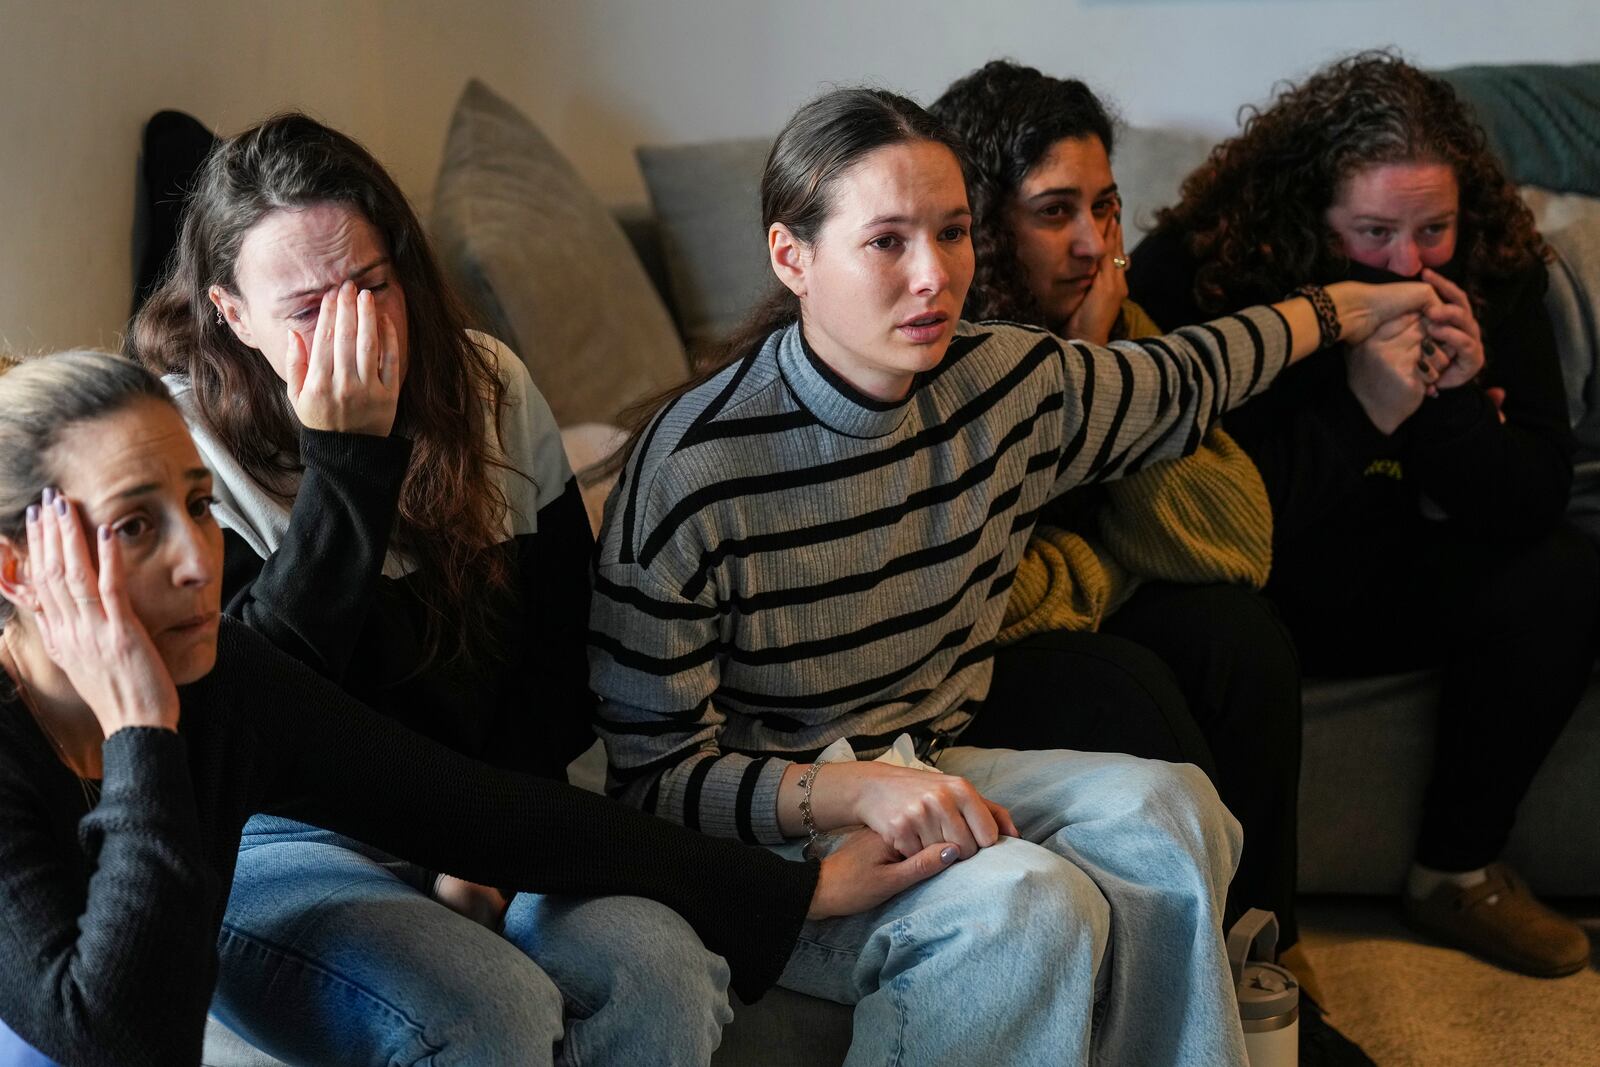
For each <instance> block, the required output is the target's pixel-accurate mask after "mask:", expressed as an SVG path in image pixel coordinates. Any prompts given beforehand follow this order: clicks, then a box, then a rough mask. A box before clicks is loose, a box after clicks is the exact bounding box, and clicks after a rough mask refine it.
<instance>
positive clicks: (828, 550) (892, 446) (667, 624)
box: [590, 90, 1448, 1065]
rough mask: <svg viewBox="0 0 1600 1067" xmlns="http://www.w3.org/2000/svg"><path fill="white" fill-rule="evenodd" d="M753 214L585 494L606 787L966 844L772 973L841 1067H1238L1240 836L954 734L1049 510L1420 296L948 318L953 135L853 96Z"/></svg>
mask: <svg viewBox="0 0 1600 1067" xmlns="http://www.w3.org/2000/svg"><path fill="white" fill-rule="evenodd" d="M762 209H763V217H764V221H765V223H766V225H767V227H768V230H767V241H768V250H769V259H770V262H771V265H772V267H773V270H774V272H775V273H776V274H777V276H778V278H779V280H780V281H781V282H782V283H783V285H782V288H781V289H779V290H778V291H777V293H776V294H775V295H774V297H773V298H772V299H771V300H769V301H768V302H767V303H766V304H765V305H764V306H763V307H762V308H761V309H759V310H758V312H757V313H756V314H755V315H754V316H753V317H752V320H751V322H750V324H749V326H748V328H747V329H745V330H743V331H741V333H740V334H739V335H738V336H737V337H735V338H733V339H732V340H731V341H730V343H729V347H728V349H727V353H726V358H725V359H724V360H722V361H720V365H716V366H713V367H712V368H710V369H708V370H707V371H706V372H705V373H704V374H702V375H701V376H700V377H699V378H697V379H695V380H692V381H690V382H689V383H687V384H686V385H685V386H683V387H682V388H680V389H678V390H676V391H675V392H674V394H673V395H671V396H669V397H666V398H663V400H662V401H661V402H660V403H659V404H658V405H656V406H655V407H654V409H653V410H651V411H649V412H648V413H647V415H646V417H645V418H644V419H643V420H642V425H641V427H640V430H639V432H638V433H637V434H636V435H635V437H634V439H633V442H632V445H631V449H630V452H629V454H628V455H627V456H626V458H625V461H624V465H623V472H622V477H621V479H620V480H619V483H618V485H617V487H616V489H615V490H614V491H613V493H612V496H611V499H610V501H609V503H608V506H607V513H606V520H605V529H604V534H603V539H602V545H601V550H600V554H599V557H598V564H597V569H596V590H595V598H594V601H593V609H592V613H591V622H590V625H591V631H592V633H591V645H590V677H591V684H592V685H593V686H594V687H595V688H596V689H597V691H598V693H599V695H600V697H601V699H602V706H601V709H600V713H599V715H600V718H599V730H600V732H601V734H602V736H603V737H604V739H605V741H606V744H607V749H608V754H609V757H610V764H611V771H610V778H611V783H610V784H611V787H612V789H613V790H614V791H615V792H616V793H617V794H619V795H621V796H622V797H624V798H625V799H627V800H629V801H630V802H632V803H634V804H637V805H639V806H641V807H643V808H645V809H646V810H650V811H653V812H656V813H657V814H661V815H664V816H666V817H668V818H670V819H673V820H676V821H679V822H682V823H684V824H686V825H688V826H690V827H693V828H698V829H700V830H702V831H705V832H707V833H712V834H717V835H722V836H738V837H740V838H743V839H745V840H748V841H758V842H761V843H764V844H767V845H769V846H771V847H773V848H776V849H778V850H780V851H782V852H785V853H786V854H798V853H799V852H800V851H801V850H802V848H805V847H811V846H812V845H817V846H819V847H822V848H826V847H827V843H826V842H825V841H816V840H815V839H814V835H816V834H826V833H827V832H829V831H832V830H835V829H838V828H842V827H845V826H850V825H855V824H865V825H867V826H868V827H870V828H871V829H873V830H874V831H876V832H877V833H879V834H880V835H881V836H882V837H883V839H884V840H885V841H887V842H889V843H890V844H891V845H893V846H894V847H895V848H896V849H897V850H899V851H900V852H901V853H903V854H907V855H909V854H912V853H914V852H916V851H917V850H918V849H920V848H921V847H923V846H924V845H925V844H926V843H928V842H930V841H935V840H937V841H950V842H952V843H954V845H955V847H956V848H957V849H958V850H959V852H960V854H961V855H962V856H963V857H966V858H967V862H965V863H962V864H959V865H957V866H956V867H954V868H952V869H951V870H950V871H947V872H946V873H945V874H944V875H942V876H941V877H940V878H938V879H935V880H934V881H932V882H929V883H927V884H925V885H923V886H921V887H918V888H917V889H914V890H911V891H908V892H905V893H902V894H900V895H899V896H898V897H896V898H894V899H893V900H891V901H889V902H887V903H886V904H884V905H882V906H880V907H878V908H876V909H873V910H872V911H869V912H866V913H864V914H862V915H861V916H858V917H856V918H854V919H852V920H844V921H825V922H817V923H811V924H808V926H807V928H806V930H805V932H804V933H803V934H802V937H801V942H800V944H799V946H798V948H797V949H796V952H795V953H794V955H793V956H792V957H791V958H790V960H789V964H788V967H787V969H786V970H785V972H784V975H783V978H782V979H781V981H782V982H783V984H785V985H787V986H789V987H791V988H794V989H798V990H801V991H803V992H807V993H811V994H814V995H818V996H823V997H827V998H830V999H833V1000H837V1001H841V1002H844V1003H849V1004H854V1005H855V1006H856V1016H855V1035H854V1041H853V1044H852V1049H851V1061H850V1062H852V1063H856V1062H860V1063H869V1062H870V1063H879V1062H887V1061H890V1060H897V1062H903V1063H917V1064H933V1063H974V1062H980V1061H981V1060H982V1059H983V1058H985V1057H987V1056H990V1055H992V1053H993V1050H994V1049H996V1048H1003V1049H1005V1050H1006V1055H1007V1058H1008V1061H1009V1062H1013V1063H1034V1062H1051V1063H1059V1062H1062V1061H1063V1060H1065V1061H1067V1062H1085V1061H1087V1060H1088V1059H1089V1057H1090V1054H1091V1033H1090V1031H1091V1018H1092V1017H1093V1019H1094V1022H1095V1026H1094V1054H1095V1055H1096V1056H1097V1057H1098V1058H1099V1059H1101V1060H1102V1061H1104V1062H1114V1063H1150V1064H1159V1063H1172V1064H1207V1065H1215V1064H1228V1063H1242V1062H1243V1058H1244V1050H1243V1040H1242V1036H1241V1034H1240V1031H1239V1027H1238V1023H1237V1017H1236V1015H1235V1011H1234V1007H1233V994H1232V988H1231V983H1230V981H1229V976H1228V968H1227V965H1226V962H1225V960H1224V958H1223V951H1222V944H1221V939H1220V936H1219V920H1220V909H1221V899H1222V894H1223V891H1224V889H1225V887H1226V885H1227V882H1228V879H1229V878H1230V877H1231V875H1232V873H1233V867H1234V863H1235V861H1236V859H1237V855H1238V850H1239V846H1240V839H1239V829H1238V824H1237V823H1236V822H1235V821H1234V820H1233V819H1232V817H1231V816H1230V815H1229V814H1228V813H1227V811H1226V809H1225V808H1223V806H1222V805H1221V803H1220V802H1219V801H1218V799H1217V797H1216V794H1215V792H1214V791H1213V790H1212V789H1211V787H1210V785H1209V783H1208V782H1207V781H1206V779H1205V777H1204V775H1203V774H1201V773H1200V772H1199V771H1198V770H1196V769H1195V768H1194V767H1192V766H1187V765H1171V764H1165V763H1156V762H1150V761H1143V760H1138V759H1135V758H1132V757H1128V756H1120V755H1100V754H1093V755H1091V754H1081V753H1070V752H1064V751H1041V752H1027V753H1023V752H1012V751H1006V750H984V749H978V748H973V747H963V746H961V745H959V744H958V743H957V742H958V739H959V734H960V732H961V730H962V729H963V728H964V727H965V726H966V725H967V724H968V723H969V722H970V721H971V718H972V714H973V710H974V708H975V707H977V706H978V705H980V704H981V703H982V702H983V699H984V696H985V694H986V692H987V690H988V685H989V678H990V671H991V661H992V653H993V639H994V636H995V634H996V632H997V630H998V628H999V623H1000V619H1001V616H1002V615H1003V613H1004V610H1005V604H1006V599H1007V594H1008V591H1009V587H1010V582H1011V578H1012V574H1013V572H1014V569H1015V567H1016V563H1017V559H1018V557H1019V556H1020V554H1021V552H1022V549H1023V547H1024V546H1025V545H1026V543H1027V541H1028V537H1029V534H1030V533H1031V531H1032V527H1033V522H1034V519H1035V517H1036V515H1037V513H1038V511H1039V509H1040V508H1041V507H1042V506H1043V504H1044V503H1045V502H1046V501H1047V500H1048V499H1050V498H1051V497H1052V496H1054V495H1056V494H1059V493H1060V492H1062V491H1064V490H1065V489H1067V488H1070V487H1072V486H1074V485H1078V484H1083V483H1086V482H1090V481H1097V480H1105V479H1109V478H1114V477H1117V476H1119V475H1122V474H1127V473H1130V472H1132V471H1134V470H1137V469H1139V468H1140V467H1141V466H1143V465H1144V464H1146V463H1149V462H1153V461H1155V460H1157V459H1162V458H1166V457H1171V456H1177V455H1181V454H1183V453H1184V452H1185V451H1188V450H1192V449H1193V448H1194V447H1195V444H1196V443H1197V442H1198V440H1199V438H1200V437H1201V435H1202V434H1203V433H1204V431H1205V429H1206V427H1207V426H1208V425H1209V424H1210V422H1211V420H1212V419H1213V418H1214V417H1215V416H1216V415H1217V414H1218V413H1219V412H1221V411H1222V410H1225V409H1226V408H1228V407H1230V406H1232V405H1235V404H1238V403H1240V402H1242V401H1243V400H1244V399H1245V398H1247V397H1248V396H1251V395H1253V394H1254V393H1256V392H1258V391H1259V390H1261V389H1262V388H1264V387H1265V386H1266V385H1267V384H1268V383H1269V382H1270V381H1271V380H1272V379H1273V377H1274V376H1275V375H1276V374H1277V373H1278V371H1279V370H1280V369H1281V368H1282V367H1283V365H1284V364H1285V363H1286V362H1287V361H1289V360H1291V359H1294V358H1298V357H1300V356H1303V355H1305V354H1307V353H1309V352H1310V351H1312V350H1313V349H1314V348H1316V347H1317V346H1318V345H1319V343H1322V342H1325V341H1330V340H1332V339H1334V338H1338V337H1346V338H1348V337H1352V336H1355V337H1364V336H1366V334H1368V333H1370V332H1371V330H1373V329H1374V328H1375V327H1376V326H1377V325H1378V324H1379V323H1381V322H1383V321H1385V320H1386V319H1388V318H1391V317H1394V316H1396V315H1398V314H1403V313H1409V312H1412V311H1415V310H1416V309H1417V308H1419V307H1422V306H1425V305H1428V304H1431V303H1433V302H1435V301H1436V299H1437V298H1436V297H1435V296H1434V294H1433V292H1432V290H1431V289H1429V288H1428V287H1426V286H1423V285H1413V286H1409V287H1406V288H1404V289H1399V288H1393V287H1390V288H1387V289H1378V288H1371V287H1365V286H1357V285H1342V286H1335V287H1332V288H1330V289H1327V290H1317V291H1316V292H1315V294H1314V297H1315V302H1316V303H1317V304H1319V305H1320V307H1321V309H1322V311H1321V313H1319V312H1317V311H1315V310H1314V308H1313V303H1314V301H1313V299H1310V298H1307V299H1301V298H1293V299H1288V300H1286V301H1285V302H1283V303H1281V304H1277V305H1274V306H1272V307H1258V308H1252V309H1248V310H1246V311H1244V312H1241V313H1239V314H1237V315H1234V316H1231V317H1229V318H1226V319H1222V320H1218V321H1217V322H1214V323H1210V324H1208V325H1205V326H1201V327H1197V328H1193V329H1190V330H1186V331H1184V333H1182V334H1181V335H1169V336H1167V337H1164V338H1157V339H1153V340H1149V341H1144V342H1138V343H1124V344H1120V345H1117V346H1114V347H1112V348H1101V347H1096V346H1092V345H1088V344H1083V343H1078V342H1072V343H1067V342H1062V341H1061V340H1059V339H1058V338H1056V337H1053V336H1051V335H1050V334H1048V333H1045V332H1043V331H1041V330H1035V329H1029V328H1024V327H1016V326H1005V325H982V326H975V325H971V324H967V323H963V322H960V321H959V315H960V310H961V306H962V302H963V299H964V297H965V295H966V290H967V287H968V284H969V283H970V281H971V279H972V271H973V259H972V247H971V243H970V241H969V238H968V227H969V225H970V220H971V212H970V210H969V208H968V203H967V195H966V185H965V180H964V175H963V171H962V165H961V162H960V149H959V148H958V143H957V141H956V139H955V137H954V136H953V135H952V134H951V132H950V131H949V130H947V129H946V128H945V127H944V126H943V125H942V124H940V123H939V122H938V121H937V120H936V119H934V118H933V117H932V116H930V115H929V114H928V113H927V112H925V111H923V110H922V109H921V108H920V107H918V106H917V105H916V104H914V103H912V102H911V101H909V100H906V99H904V98H902V97H897V96H894V95H893V94H890V93H885V92H881V91H872V90H841V91H838V92H835V93H831V94H829V95H827V96H824V97H822V98H821V99H819V100H817V101H815V102H813V103H812V104H809V105H807V106H806V107H805V108H803V109H801V111H800V112H799V113H797V114H796V116H795V117H794V118H793V119H792V120H791V121H790V123H789V125H788V126H787V127H786V128H785V129H784V131H783V133H782V134H780V135H779V137H778V140H777V142H776V144H775V145H774V147H773V150H772V154H771V156H770V157H769V159H768V163H767V169H766V173H765V175H764V176H763V180H762ZM1439 370H1440V369H1435V371H1434V373H1435V374H1437V373H1439ZM1444 373H1448V370H1447V369H1446V370H1444ZM899 735H907V740H906V741H905V742H903V743H897V741H896V739H897V738H898V737H899ZM839 742H843V744H836V743H839ZM830 746H833V750H832V751H829V752H826V753H824V750H825V749H829V748H830ZM879 756H884V757H885V758H884V759H876V757H879ZM835 757H837V758H835ZM858 757H859V758H858ZM867 761H872V762H867ZM928 763H933V764H937V770H938V771H942V772H944V773H942V774H938V773H930V771H929V770H928V769H927V768H926V766H925V764H928ZM896 764H898V765H896ZM807 838H813V840H811V841H808V840H807ZM1002 931H1004V933H1003V934H1002V933H1001V932H1002ZM1113 960H1114V962H1111V961H1113ZM1106 964H1109V966H1106ZM1097 983H1101V984H1103V987H1104V993H1103V1002H1102V1006H1101V1009H1100V1010H1099V1011H1096V1010H1095V1000H1096V994H1095V991H1096V988H1097ZM971 1019H982V1020H983V1025H982V1026H972V1025H969V1020H971Z"/></svg>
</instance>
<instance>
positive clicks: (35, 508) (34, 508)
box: [28, 504, 39, 522]
mask: <svg viewBox="0 0 1600 1067" xmlns="http://www.w3.org/2000/svg"><path fill="white" fill-rule="evenodd" d="M28 521H29V522H38V521H39V505H38V504H29V505H28Z"/></svg>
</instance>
